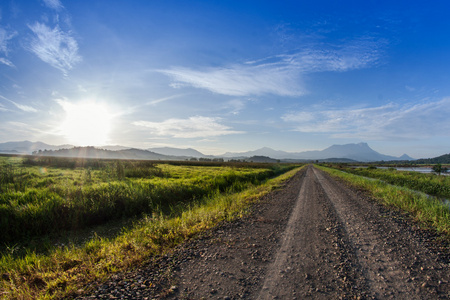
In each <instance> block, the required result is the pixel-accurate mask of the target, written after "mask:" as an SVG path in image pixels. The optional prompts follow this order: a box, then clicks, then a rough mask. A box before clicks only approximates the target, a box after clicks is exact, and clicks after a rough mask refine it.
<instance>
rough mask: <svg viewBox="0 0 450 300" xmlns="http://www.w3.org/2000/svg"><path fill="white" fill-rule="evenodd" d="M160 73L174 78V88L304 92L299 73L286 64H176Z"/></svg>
mask: <svg viewBox="0 0 450 300" xmlns="http://www.w3.org/2000/svg"><path fill="white" fill-rule="evenodd" d="M160 72H161V73H163V74H166V75H168V76H170V77H172V79H173V80H175V85H172V86H173V87H180V86H183V85H190V86H193V87H196V88H202V89H207V90H209V91H211V92H214V93H218V94H224V95H230V96H245V95H262V94H276V95H283V96H296V95H303V94H304V93H305V90H304V89H303V87H302V85H301V78H300V76H299V75H300V74H299V73H298V72H297V71H296V70H295V69H292V68H290V67H289V66H285V65H275V66H266V65H256V66H255V65H234V66H231V67H229V68H210V69H207V70H202V71H198V70H191V69H187V68H181V67H178V68H171V69H167V70H160Z"/></svg>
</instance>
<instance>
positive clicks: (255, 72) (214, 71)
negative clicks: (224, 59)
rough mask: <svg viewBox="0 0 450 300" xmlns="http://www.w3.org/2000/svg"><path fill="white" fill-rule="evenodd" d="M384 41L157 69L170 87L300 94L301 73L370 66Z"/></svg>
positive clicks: (227, 92)
mask: <svg viewBox="0 0 450 300" xmlns="http://www.w3.org/2000/svg"><path fill="white" fill-rule="evenodd" d="M385 44H386V42H384V41H376V40H373V39H369V38H365V39H359V40H356V41H353V42H350V43H347V44H345V45H342V46H325V45H320V46H316V47H312V48H307V49H302V50H300V51H296V52H295V53H293V54H283V55H277V56H273V57H268V58H264V59H261V60H256V61H249V62H246V63H244V64H235V65H231V66H228V67H222V68H207V69H202V70H194V69H189V68H184V67H172V68H169V69H165V70H158V71H159V72H161V73H163V74H165V75H167V76H169V77H171V78H172V79H173V81H174V82H173V83H172V86H173V87H183V86H192V87H195V88H202V89H206V90H209V91H211V92H214V93H218V94H224V95H231V96H245V95H262V94H275V95H280V96H301V95H303V94H305V93H306V89H305V87H304V86H303V81H302V77H303V75H305V74H307V73H312V72H324V71H335V72H336V71H348V70H354V69H360V68H365V67H368V66H371V65H373V64H376V63H377V61H378V60H379V59H380V57H381V51H380V49H381V48H382V47H383V46H384V45H385Z"/></svg>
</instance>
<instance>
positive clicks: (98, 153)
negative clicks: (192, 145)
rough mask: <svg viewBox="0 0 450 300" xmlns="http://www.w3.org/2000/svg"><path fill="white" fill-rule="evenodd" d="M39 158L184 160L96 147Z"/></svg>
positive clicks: (43, 153)
mask: <svg viewBox="0 0 450 300" xmlns="http://www.w3.org/2000/svg"><path fill="white" fill-rule="evenodd" d="M36 155H38V156H58V157H84V158H102V159H148V160H175V159H184V158H181V157H174V156H168V155H161V154H158V153H154V152H151V151H147V150H141V149H125V150H118V151H112V150H105V149H98V148H95V147H75V148H71V149H60V150H47V151H40V152H38V153H37V154H36Z"/></svg>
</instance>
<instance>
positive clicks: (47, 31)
mask: <svg viewBox="0 0 450 300" xmlns="http://www.w3.org/2000/svg"><path fill="white" fill-rule="evenodd" d="M29 28H30V29H31V30H32V31H33V33H34V34H35V37H34V38H33V40H32V41H31V44H30V50H31V51H32V52H33V53H34V54H36V55H37V56H38V57H39V58H40V59H41V60H42V61H44V62H46V63H48V64H50V65H51V66H53V67H55V68H57V69H59V70H61V71H62V72H63V73H64V74H65V75H67V72H68V71H69V70H71V69H72V68H73V66H74V65H75V64H77V63H79V62H80V61H81V56H80V55H78V43H77V41H76V40H75V39H74V38H73V37H72V36H71V33H70V32H64V31H62V30H61V29H60V28H59V26H56V27H55V28H53V29H52V28H50V27H48V26H47V25H45V24H41V23H39V22H37V23H36V24H34V25H30V26H29Z"/></svg>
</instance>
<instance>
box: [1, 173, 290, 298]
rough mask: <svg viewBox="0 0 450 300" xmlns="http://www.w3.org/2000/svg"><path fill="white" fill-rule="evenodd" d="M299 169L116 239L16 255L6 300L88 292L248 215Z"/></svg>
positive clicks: (157, 218)
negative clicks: (94, 284)
mask: <svg viewBox="0 0 450 300" xmlns="http://www.w3.org/2000/svg"><path fill="white" fill-rule="evenodd" d="M298 170H299V169H298V168H297V169H294V170H291V171H288V172H286V173H284V174H282V175H280V176H278V177H276V178H274V179H271V180H268V181H267V182H265V183H264V184H261V185H258V186H255V185H253V184H251V183H248V185H247V188H246V189H242V190H241V191H240V192H238V193H231V192H229V193H220V191H219V190H217V192H216V193H215V194H212V195H209V196H207V197H204V198H201V199H199V200H196V201H193V202H191V203H190V204H189V206H187V207H185V208H184V209H183V211H180V212H178V213H174V214H171V216H167V215H162V214H160V215H157V214H153V215H147V216H145V217H144V218H142V219H141V220H140V221H139V222H137V223H136V224H135V226H133V227H132V228H131V229H129V230H126V231H124V232H123V233H122V234H120V235H119V236H117V237H116V238H114V239H106V238H100V237H94V238H93V239H91V240H90V241H88V242H87V243H86V244H84V245H83V246H81V247H75V246H74V245H72V246H65V247H60V248H55V249H53V250H52V251H49V252H48V253H47V254H37V253H35V252H29V253H27V254H26V255H24V256H21V257H17V256H15V255H14V254H13V253H12V252H13V251H12V252H11V253H10V254H5V255H3V256H2V258H1V261H0V273H1V283H0V297H1V298H4V299H62V298H70V297H74V296H76V295H77V294H79V293H82V290H81V289H82V288H83V286H85V285H86V284H87V283H88V282H91V281H95V280H102V279H105V278H107V277H108V276H109V275H110V274H112V273H115V272H118V271H125V270H127V269H129V268H130V267H133V266H136V265H138V264H140V263H142V262H144V261H146V260H149V259H151V257H153V256H155V255H159V254H162V253H164V252H165V251H168V250H169V249H172V248H173V247H175V246H176V245H178V244H180V243H181V242H183V241H185V240H186V239H188V238H190V237H192V236H194V235H196V234H198V233H199V232H201V231H203V230H206V229H208V228H211V227H213V226H216V225H217V224H218V223H220V222H222V221H224V220H232V219H234V218H237V217H240V216H242V215H244V214H245V213H246V212H247V209H248V207H249V205H250V204H251V203H252V202H254V201H256V200H257V199H259V198H260V197H261V196H263V195H264V194H266V193H268V192H270V191H271V190H273V189H275V188H277V187H279V186H280V185H281V184H282V183H283V182H284V181H285V180H287V179H288V178H290V177H291V176H293V175H294V174H295V173H296V172H297V171H298Z"/></svg>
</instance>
